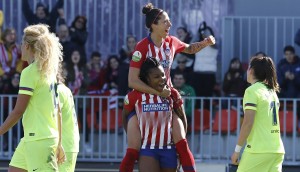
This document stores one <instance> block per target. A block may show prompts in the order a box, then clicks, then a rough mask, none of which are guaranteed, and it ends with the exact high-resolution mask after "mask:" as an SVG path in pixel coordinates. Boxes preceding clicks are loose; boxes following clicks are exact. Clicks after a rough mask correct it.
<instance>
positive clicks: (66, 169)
mask: <svg viewBox="0 0 300 172" xmlns="http://www.w3.org/2000/svg"><path fill="white" fill-rule="evenodd" d="M65 154H66V156H67V160H66V161H65V162H64V163H63V164H61V165H59V166H58V168H59V171H63V172H74V171H75V165H76V160H77V154H78V153H77V152H65Z"/></svg>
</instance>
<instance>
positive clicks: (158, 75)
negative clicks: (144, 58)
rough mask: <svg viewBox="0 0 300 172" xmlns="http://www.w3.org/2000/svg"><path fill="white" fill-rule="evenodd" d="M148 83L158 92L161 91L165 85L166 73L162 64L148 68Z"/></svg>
mask: <svg viewBox="0 0 300 172" xmlns="http://www.w3.org/2000/svg"><path fill="white" fill-rule="evenodd" d="M147 81H148V85H149V86H150V87H152V88H153V89H155V90H156V91H158V92H162V91H163V89H164V87H165V85H166V75H165V72H164V69H163V67H162V66H159V67H155V68H152V69H150V70H149V73H148V77H147Z"/></svg>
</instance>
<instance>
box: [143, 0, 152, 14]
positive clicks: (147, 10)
mask: <svg viewBox="0 0 300 172" xmlns="http://www.w3.org/2000/svg"><path fill="white" fill-rule="evenodd" d="M153 8H154V7H153V5H152V3H151V2H150V3H148V4H146V5H145V6H144V7H143V10H142V12H143V14H145V15H146V14H147V13H149V12H150V11H151V10H152V9H153Z"/></svg>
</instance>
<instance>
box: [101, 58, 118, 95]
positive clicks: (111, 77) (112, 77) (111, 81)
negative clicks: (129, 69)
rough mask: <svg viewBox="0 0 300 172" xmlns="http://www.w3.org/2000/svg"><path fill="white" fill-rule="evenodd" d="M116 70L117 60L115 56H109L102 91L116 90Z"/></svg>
mask: <svg viewBox="0 0 300 172" xmlns="http://www.w3.org/2000/svg"><path fill="white" fill-rule="evenodd" d="M118 68H119V59H118V56H116V55H111V56H109V57H108V60H107V68H106V77H105V78H106V84H105V85H104V87H103V89H108V90H110V89H118V85H117V83H118Z"/></svg>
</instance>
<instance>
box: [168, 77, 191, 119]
mask: <svg viewBox="0 0 300 172" xmlns="http://www.w3.org/2000/svg"><path fill="white" fill-rule="evenodd" d="M172 78H173V84H174V88H176V89H177V90H178V91H179V93H180V94H181V95H182V96H184V97H185V100H184V110H185V114H186V117H187V122H188V124H190V122H191V116H192V111H193V110H194V108H195V107H192V101H193V100H192V99H190V98H189V97H195V96H196V92H195V90H194V88H193V87H192V86H190V85H188V84H186V82H185V75H184V74H183V73H181V72H176V73H174V75H173V77H172Z"/></svg>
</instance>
